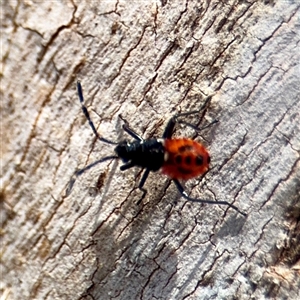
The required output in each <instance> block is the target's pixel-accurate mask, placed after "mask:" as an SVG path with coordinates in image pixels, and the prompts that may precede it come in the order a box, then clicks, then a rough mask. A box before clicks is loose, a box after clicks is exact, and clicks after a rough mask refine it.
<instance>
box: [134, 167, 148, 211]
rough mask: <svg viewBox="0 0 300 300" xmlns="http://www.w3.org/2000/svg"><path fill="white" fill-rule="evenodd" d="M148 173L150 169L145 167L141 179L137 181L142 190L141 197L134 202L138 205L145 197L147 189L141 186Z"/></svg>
mask: <svg viewBox="0 0 300 300" xmlns="http://www.w3.org/2000/svg"><path fill="white" fill-rule="evenodd" d="M149 173H150V170H149V169H146V170H145V172H144V174H143V176H142V179H141V181H140V183H139V189H140V190H141V191H142V192H143V195H142V197H141V199H140V200H139V201H138V202H137V203H136V204H137V205H139V204H140V203H141V201H142V200H143V199H144V198H145V196H146V194H147V190H146V189H144V188H143V186H144V184H145V182H146V180H147V178H148V175H149Z"/></svg>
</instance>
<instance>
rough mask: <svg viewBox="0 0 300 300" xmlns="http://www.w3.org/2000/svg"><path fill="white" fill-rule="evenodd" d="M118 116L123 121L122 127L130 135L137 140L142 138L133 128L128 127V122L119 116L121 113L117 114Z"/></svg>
mask: <svg viewBox="0 0 300 300" xmlns="http://www.w3.org/2000/svg"><path fill="white" fill-rule="evenodd" d="M119 118H120V119H121V120H122V121H123V122H124V123H125V124H123V126H122V127H123V129H124V130H125V131H126V132H127V133H128V134H129V135H131V136H132V137H133V138H134V139H135V140H138V141H143V140H144V139H143V138H142V137H141V136H139V135H138V134H137V133H136V132H135V131H134V130H133V129H131V128H130V127H129V124H128V122H127V121H126V120H125V119H124V118H123V117H122V116H121V115H119Z"/></svg>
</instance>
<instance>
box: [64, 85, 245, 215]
mask: <svg viewBox="0 0 300 300" xmlns="http://www.w3.org/2000/svg"><path fill="white" fill-rule="evenodd" d="M77 91H78V97H79V101H80V103H81V108H82V111H83V113H84V115H85V117H86V119H87V120H88V122H89V125H90V127H91V128H92V130H93V132H94V134H95V135H96V137H97V138H98V139H99V140H100V141H101V142H104V143H107V144H111V145H116V146H115V155H111V156H107V157H103V158H101V159H99V160H97V161H95V162H93V163H91V164H90V165H88V166H86V167H85V168H83V169H81V170H78V171H76V172H75V174H74V176H73V177H72V179H71V180H70V183H69V186H68V188H67V192H66V193H67V195H69V194H70V192H71V190H72V187H73V185H74V183H75V179H76V177H78V176H80V175H81V174H83V173H84V172H85V171H87V170H89V169H90V168H92V167H94V166H95V165H97V164H99V163H101V162H104V161H107V160H112V159H121V160H122V162H123V163H124V164H123V165H122V166H121V167H120V169H121V171H124V170H127V169H130V168H132V167H140V168H142V169H144V170H145V171H144V173H143V175H142V178H141V181H140V183H139V186H138V188H139V189H140V190H141V191H142V192H143V194H142V197H141V199H140V201H141V200H142V199H143V198H144V197H145V195H146V193H147V190H146V189H144V184H145V181H146V179H147V178H148V175H149V173H150V172H151V171H152V172H156V171H158V170H161V171H162V173H163V174H165V175H167V176H168V177H169V178H171V179H172V181H173V182H174V183H175V185H176V187H177V189H178V190H179V192H180V194H181V195H182V196H183V197H184V198H185V199H187V200H189V201H192V202H199V203H207V204H217V205H227V206H229V207H231V208H233V209H235V210H236V211H238V212H239V213H240V214H242V215H244V216H246V214H245V213H243V212H241V211H240V210H239V209H238V208H237V207H236V206H235V205H233V204H231V203H229V202H227V201H212V200H204V199H195V198H191V197H189V196H188V194H187V193H186V192H185V190H184V188H183V186H182V185H181V183H180V182H179V180H187V179H191V178H194V177H197V176H199V175H201V174H204V173H205V172H207V170H208V167H209V163H210V156H209V154H208V152H207V150H206V149H205V147H204V146H203V145H202V144H200V143H198V142H196V141H194V140H191V139H187V138H172V134H173V131H174V127H175V125H176V123H182V124H185V125H187V126H190V127H192V128H194V129H195V130H197V131H199V130H200V129H199V128H198V127H196V126H194V125H192V124H189V123H187V122H185V121H183V120H181V119H180V118H182V117H185V116H189V115H192V114H196V113H199V112H200V111H201V110H203V108H204V107H205V106H206V105H207V103H208V102H209V101H210V99H211V96H210V97H207V98H206V101H205V103H204V104H203V105H202V107H201V108H200V109H199V110H197V111H190V112H186V113H180V114H176V115H175V116H173V117H172V118H171V119H170V120H169V122H168V123H167V126H166V128H165V130H164V133H163V136H162V138H158V139H155V138H151V139H146V140H144V139H143V138H142V137H141V136H139V135H138V134H137V133H136V132H135V131H134V130H132V129H131V128H130V127H129V124H128V123H127V121H126V120H124V119H123V118H122V117H121V116H120V118H121V119H122V120H123V121H124V124H123V129H124V131H126V132H127V133H128V134H129V135H130V136H131V137H133V138H134V141H132V142H129V141H127V140H124V141H121V142H119V143H117V142H114V141H111V140H108V139H106V138H103V137H101V136H100V135H99V134H98V132H97V130H96V128H95V126H94V123H93V122H92V120H91V118H90V114H89V112H88V110H87V108H86V107H85V105H84V104H83V103H84V98H83V93H82V87H81V84H80V82H79V81H78V82H77ZM216 122H217V121H214V122H212V123H210V124H209V125H207V126H205V127H203V128H202V129H204V128H207V127H208V126H210V125H212V124H214V123H216ZM140 201H139V202H140Z"/></svg>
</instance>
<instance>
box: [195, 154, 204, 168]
mask: <svg viewBox="0 0 300 300" xmlns="http://www.w3.org/2000/svg"><path fill="white" fill-rule="evenodd" d="M202 164H203V157H202V156H201V155H198V156H197V157H196V165H197V166H200V165H202Z"/></svg>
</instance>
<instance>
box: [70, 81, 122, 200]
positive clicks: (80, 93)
mask: <svg viewBox="0 0 300 300" xmlns="http://www.w3.org/2000/svg"><path fill="white" fill-rule="evenodd" d="M77 93H78V98H79V101H80V104H81V109H82V111H83V113H84V115H85V117H86V119H87V120H88V122H89V125H90V127H91V128H92V130H93V132H94V134H95V136H96V137H97V139H98V140H100V141H101V142H104V143H106V144H110V145H118V143H116V142H113V141H110V140H108V139H106V138H103V137H101V136H100V135H99V133H98V132H97V130H96V128H95V125H94V123H93V121H92V119H91V117H90V114H89V112H88V110H87V108H86V106H85V105H84V104H83V103H84V97H83V93H82V87H81V83H80V81H77ZM117 158H119V157H118V156H117V155H110V156H106V157H103V158H101V159H98V160H96V161H94V162H93V163H91V164H89V165H87V166H86V167H84V168H82V169H79V170H77V171H76V172H75V173H74V174H73V176H72V177H71V179H70V181H69V184H68V187H67V189H66V196H68V195H70V193H71V191H72V189H73V186H74V184H75V181H76V178H77V177H78V176H80V175H82V174H83V173H84V172H85V171H87V170H89V169H91V168H93V167H94V166H96V165H98V164H100V163H102V162H104V161H107V160H111V159H117Z"/></svg>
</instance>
